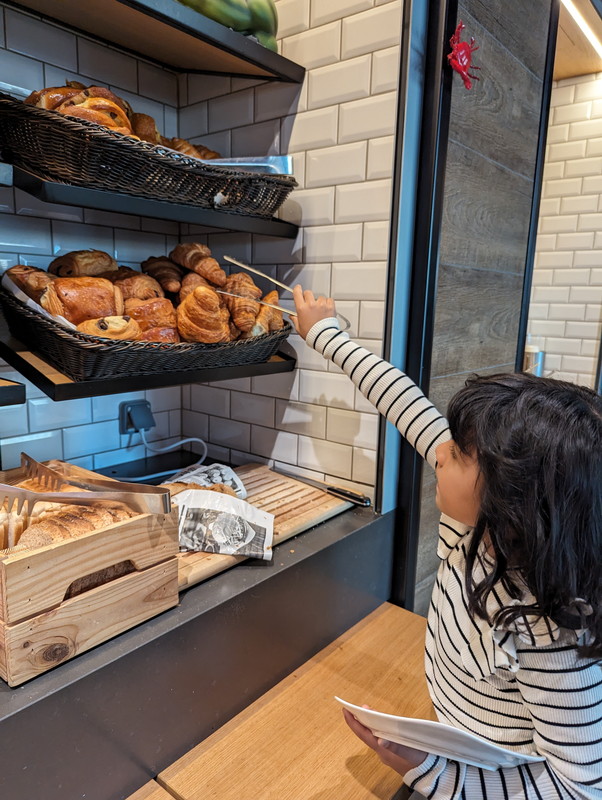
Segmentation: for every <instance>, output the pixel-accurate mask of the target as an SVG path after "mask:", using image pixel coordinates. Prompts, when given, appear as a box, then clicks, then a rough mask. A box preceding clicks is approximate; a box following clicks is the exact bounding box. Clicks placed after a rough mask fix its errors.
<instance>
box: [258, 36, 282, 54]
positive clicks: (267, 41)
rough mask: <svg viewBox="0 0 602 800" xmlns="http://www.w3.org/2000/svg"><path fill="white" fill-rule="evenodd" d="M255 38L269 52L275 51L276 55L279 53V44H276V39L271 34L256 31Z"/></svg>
mask: <svg viewBox="0 0 602 800" xmlns="http://www.w3.org/2000/svg"><path fill="white" fill-rule="evenodd" d="M253 36H254V37H255V38H256V39H257V41H258V42H259V44H262V45H263V46H264V47H265V48H267V49H268V50H273V51H274V52H275V53H276V52H278V43H277V42H276V37H275V36H272V34H271V33H265V31H255V32H254V33H253Z"/></svg>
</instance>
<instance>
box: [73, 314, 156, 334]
mask: <svg viewBox="0 0 602 800" xmlns="http://www.w3.org/2000/svg"><path fill="white" fill-rule="evenodd" d="M77 330H78V331H80V332H81V333H88V334H90V335H91V336H98V337H100V338H101V339H132V340H136V339H140V337H141V334H142V331H141V330H140V326H139V325H138V323H137V322H136V320H135V319H132V318H131V317H128V316H125V317H100V319H85V320H84V321H83V322H80V323H79V325H78V326H77Z"/></svg>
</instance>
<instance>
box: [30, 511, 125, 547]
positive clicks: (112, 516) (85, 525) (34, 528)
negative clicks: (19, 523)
mask: <svg viewBox="0 0 602 800" xmlns="http://www.w3.org/2000/svg"><path fill="white" fill-rule="evenodd" d="M132 516H134V512H133V511H130V510H129V509H127V508H126V507H125V506H124V505H123V504H122V503H106V502H100V503H95V504H94V505H93V506H80V505H65V506H62V507H61V508H60V509H59V510H58V511H54V512H53V513H50V514H47V515H46V516H45V517H44V518H43V519H41V520H40V521H39V522H35V523H33V524H32V525H30V526H29V527H28V528H27V530H25V532H24V533H23V534H22V535H21V537H20V539H19V544H20V545H22V546H23V547H27V548H35V547H45V546H46V545H48V544H54V543H56V542H62V541H64V540H65V539H73V538H75V537H77V536H81V535H82V534H85V533H90V532H91V531H94V530H100V529H101V528H106V527H107V526H109V525H113V524H114V523H115V522H121V521H122V520H124V519H129V518H130V517H132Z"/></svg>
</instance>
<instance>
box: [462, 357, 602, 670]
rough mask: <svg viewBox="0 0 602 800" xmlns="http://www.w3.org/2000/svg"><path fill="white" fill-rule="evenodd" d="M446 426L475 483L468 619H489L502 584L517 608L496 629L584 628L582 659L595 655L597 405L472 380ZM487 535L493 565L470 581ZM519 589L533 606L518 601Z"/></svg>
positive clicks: (599, 528) (541, 385)
mask: <svg viewBox="0 0 602 800" xmlns="http://www.w3.org/2000/svg"><path fill="white" fill-rule="evenodd" d="M448 419H449V425H450V430H451V434H452V437H453V439H454V441H455V443H456V445H457V446H458V448H459V449H460V450H461V451H462V452H463V453H465V454H471V455H473V456H475V457H476V459H477V462H478V467H479V471H480V473H481V476H482V480H481V504H480V511H479V516H478V519H477V523H476V526H475V530H474V535H473V536H472V538H471V542H470V545H469V549H468V553H467V565H466V586H467V592H468V598H469V603H470V607H471V609H472V611H473V613H476V614H477V615H478V616H480V617H482V618H483V619H488V618H489V615H488V614H487V611H486V602H487V598H488V596H489V594H490V593H491V591H492V589H493V588H494V586H495V584H496V583H497V582H498V581H501V582H502V585H503V586H504V587H505V588H506V590H507V591H508V593H509V594H510V596H511V597H512V598H515V599H517V600H518V601H519V602H518V603H517V604H516V605H510V606H508V607H507V608H505V609H502V611H500V612H498V614H497V615H496V617H495V621H496V622H512V621H513V620H515V619H517V618H519V617H521V618H523V619H524V617H523V615H524V614H529V615H532V614H535V615H536V616H541V617H547V618H548V619H549V620H552V621H553V622H555V623H556V624H558V625H560V626H561V627H563V628H574V629H578V628H587V629H588V630H589V632H590V634H591V641H590V642H589V644H588V645H586V646H584V647H581V648H580V653H581V654H582V655H584V656H600V655H602V594H601V587H602V398H601V397H600V396H599V395H597V394H596V393H595V392H594V391H593V390H591V389H587V388H585V387H581V386H575V385H574V384H571V383H566V382H565V381H559V380H552V379H551V378H537V377H535V376H533V375H528V374H525V373H517V374H499V375H490V376H483V377H473V378H470V379H469V380H468V381H467V382H466V384H465V386H464V388H463V389H460V391H459V392H458V393H457V394H456V395H455V396H454V397H453V398H452V400H451V402H450V405H449V409H448ZM485 535H487V536H488V538H489V539H490V541H491V546H492V548H493V551H494V554H495V557H494V562H495V563H494V566H493V567H492V569H491V570H488V571H487V574H486V576H485V578H484V579H483V580H481V581H480V582H475V579H474V566H475V562H476V561H477V558H478V551H479V546H480V544H481V541H482V539H483V537H484V536H485ZM525 586H526V588H527V589H528V590H529V592H530V593H531V594H532V595H533V597H535V604H534V605H528V606H526V605H523V604H522V603H521V602H520V600H521V598H522V597H523V596H524V595H525ZM490 621H491V620H490Z"/></svg>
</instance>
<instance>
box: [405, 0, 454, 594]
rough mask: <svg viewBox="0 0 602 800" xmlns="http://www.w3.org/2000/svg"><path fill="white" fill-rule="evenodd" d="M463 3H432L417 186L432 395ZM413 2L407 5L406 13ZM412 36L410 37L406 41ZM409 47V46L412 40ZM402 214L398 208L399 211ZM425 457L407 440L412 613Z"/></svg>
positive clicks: (413, 312)
mask: <svg viewBox="0 0 602 800" xmlns="http://www.w3.org/2000/svg"><path fill="white" fill-rule="evenodd" d="M457 10H458V3H457V0H436V2H435V1H433V0H432V1H431V2H430V3H429V5H428V26H427V37H426V47H425V55H424V69H425V74H424V98H423V108H422V124H421V128H422V137H421V138H422V144H421V151H420V157H419V161H420V173H419V180H418V186H417V196H416V212H415V219H416V221H415V227H414V243H413V261H412V279H411V286H410V303H409V321H408V336H407V353H406V362H405V363H406V366H405V372H406V373H407V374H408V375H409V376H410V377H411V378H412V379H413V380H414V381H415V382H416V383H417V384H418V386H420V388H421V389H422V390H423V391H424V392H425V393H428V390H429V382H430V367H431V350H432V342H433V327H434V315H435V298H436V288H437V268H438V254H439V237H440V229H441V214H442V202H443V184H444V175H445V163H446V157H447V142H448V129H449V117H450V104H451V86H452V72H451V69H450V68H449V67H448V65H447V60H446V52H447V43H448V42H449V39H450V37H451V36H452V34H453V32H454V30H455V27H456V17H457ZM411 14H412V3H409V2H408V3H405V4H404V15H411ZM406 38H407V37H406ZM405 44H406V46H409V43H408V42H407V41H406V43H405ZM398 155H399V154H398ZM396 210H398V209H396ZM422 465H423V464H422V458H421V457H420V456H419V455H418V454H417V453H416V451H415V450H414V449H413V448H411V447H410V446H409V445H408V444H407V442H404V443H403V444H402V448H401V453H400V465H399V474H400V476H401V479H400V480H399V485H398V502H397V510H396V526H395V527H396V533H395V552H394V565H395V568H394V575H393V586H392V595H391V600H392V602H394V603H397V604H398V605H401V606H403V607H404V608H407V609H410V610H412V608H413V605H414V589H415V583H416V561H417V555H418V526H419V521H420V499H421V492H420V488H421V482H422Z"/></svg>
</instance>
